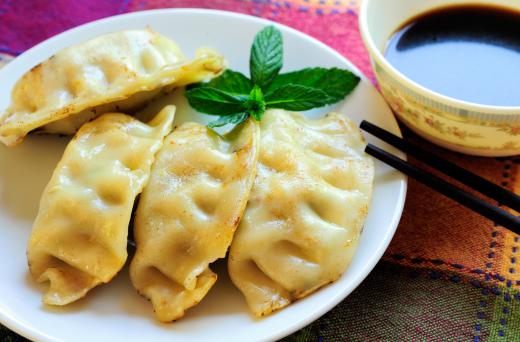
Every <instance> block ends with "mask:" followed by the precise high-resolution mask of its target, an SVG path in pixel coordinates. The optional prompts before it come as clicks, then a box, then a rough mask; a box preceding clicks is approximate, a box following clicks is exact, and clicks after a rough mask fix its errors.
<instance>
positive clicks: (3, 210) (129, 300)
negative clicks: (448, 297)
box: [0, 9, 406, 342]
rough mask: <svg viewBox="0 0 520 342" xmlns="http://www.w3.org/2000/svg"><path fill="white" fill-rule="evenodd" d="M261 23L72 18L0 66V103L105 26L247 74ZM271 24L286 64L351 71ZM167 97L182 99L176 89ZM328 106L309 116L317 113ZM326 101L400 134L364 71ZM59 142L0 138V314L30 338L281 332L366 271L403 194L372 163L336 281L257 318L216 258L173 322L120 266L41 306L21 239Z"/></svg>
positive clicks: (178, 15) (341, 294)
mask: <svg viewBox="0 0 520 342" xmlns="http://www.w3.org/2000/svg"><path fill="white" fill-rule="evenodd" d="M269 23H270V22H268V21H266V20H262V19H258V18H254V17H249V16H244V15H239V14H233V13H228V12H220V11H208V10H192V9H190V10H157V11H147V12H140V13H132V14H127V15H122V16H117V17H112V18H108V19H104V20H100V21H97V22H94V23H90V24H87V25H84V26H80V27H78V28H75V29H73V30H70V31H67V32H65V33H62V34H60V35H58V36H56V37H53V38H51V39H49V40H47V41H45V42H43V43H42V44H40V45H38V46H36V47H34V48H32V49H31V50H29V51H27V52H26V53H24V54H23V55H21V56H20V57H18V58H17V59H15V60H14V61H13V62H12V63H10V64H9V65H8V66H7V67H5V68H4V69H2V70H0V80H1V88H0V108H5V107H6V106H7V105H8V102H9V93H10V90H11V88H12V86H13V84H14V83H15V82H16V80H17V79H18V78H19V77H20V76H21V75H22V74H23V73H24V72H26V71H27V70H28V69H30V68H31V67H32V66H34V65H36V64H37V63H39V62H41V61H42V60H44V59H46V58H48V57H49V56H51V55H52V54H53V53H54V52H56V51H57V50H59V49H61V48H64V47H66V46H69V45H71V44H76V43H80V42H83V41H85V40H87V39H90V38H93V37H95V36H98V35H100V34H103V33H106V32H110V31H118V30H124V29H136V28H144V27H146V26H148V25H150V26H151V27H152V28H153V29H155V30H157V31H159V32H160V33H162V34H165V35H166V36H169V37H171V38H173V39H174V40H176V41H177V42H178V43H179V44H180V46H181V47H182V49H183V50H184V51H185V52H186V53H187V54H193V51H194V50H195V48H197V47H198V46H200V45H206V46H212V47H214V48H216V49H218V50H219V51H220V52H222V53H223V54H224V55H225V56H226V57H227V59H228V60H229V64H230V66H231V67H232V68H233V69H237V70H240V71H242V72H244V73H246V74H247V73H248V60H249V48H250V46H251V42H252V39H253V37H254V35H255V34H256V33H257V32H258V31H259V30H260V29H261V28H262V27H263V26H265V25H266V24H269ZM278 27H279V29H280V30H281V31H282V33H283V37H284V41H285V66H284V70H285V71H288V70H295V69H299V68H303V67H308V66H318V65H319V66H324V67H333V66H336V67H342V68H348V69H351V70H353V71H354V72H356V73H358V74H359V70H357V69H356V68H355V67H354V66H353V65H352V64H351V63H349V62H348V61H347V60H345V59H344V58H343V57H342V56H341V55H340V54H338V53H337V52H335V51H334V50H332V49H331V48H329V47H327V46H325V45H323V44H322V43H320V42H318V41H316V40H314V39H313V38H310V37H308V36H306V35H304V34H302V33H300V32H297V31H295V30H293V29H290V28H288V27H285V26H278ZM176 97H177V100H180V101H181V102H183V101H182V100H183V97H182V94H177V96H176ZM330 109H331V108H328V109H327V108H325V109H320V110H319V111H314V112H311V113H309V115H313V116H316V115H321V114H323V113H324V112H325V111H327V110H330ZM334 109H335V110H337V111H341V112H343V113H346V114H348V115H349V116H350V117H351V118H353V119H354V120H355V121H356V122H359V121H361V120H362V119H367V120H370V121H372V122H374V123H376V124H378V125H380V126H383V127H386V128H387V129H389V130H391V131H393V132H396V133H399V129H398V126H397V123H396V121H395V120H394V117H393V115H392V113H391V111H390V109H389V108H388V106H387V105H386V103H385V102H384V100H383V98H382V97H381V96H380V95H379V93H378V92H377V91H376V90H375V89H374V87H373V86H372V85H371V84H370V82H369V81H368V80H367V79H363V81H362V82H361V84H360V85H359V86H358V88H357V89H356V90H355V92H354V93H353V94H352V95H351V96H350V97H349V98H348V99H347V100H346V101H344V102H343V103H340V104H339V105H337V106H334ZM201 118H203V119H206V118H207V116H202V115H194V114H193V113H191V112H190V110H189V107H187V106H186V104H185V103H181V105H180V106H179V109H178V114H177V120H180V121H185V120H190V119H191V120H198V121H200V120H201ZM368 140H369V141H370V140H371V139H368ZM65 144H66V139H63V138H58V137H54V136H50V137H30V138H28V139H27V140H26V141H25V142H24V143H23V144H22V145H21V146H19V147H16V148H12V149H10V148H6V147H4V146H3V145H2V146H0V260H1V262H0V274H1V281H0V321H1V322H2V323H3V324H5V325H6V326H7V327H9V328H11V329H13V330H15V331H17V332H18V333H20V334H22V335H24V336H26V337H28V338H30V339H33V340H41V341H67V342H70V341H128V342H129V341H139V342H141V341H155V342H158V341H188V340H189V341H208V340H211V341H222V340H226V341H264V340H275V339H278V338H282V337H284V336H286V335H288V334H290V333H292V332H294V331H296V330H298V329H300V328H302V327H304V326H305V325H307V324H309V323H311V322H312V321H313V320H315V319H317V318H318V317H320V316H321V315H323V314H324V313H326V312H327V311H328V310H330V309H332V308H333V307H334V306H335V305H336V304H338V303H339V302H340V301H341V300H343V299H344V298H345V297H346V296H347V295H348V294H349V293H351V292H352V291H353V290H354V289H355V288H356V287H357V286H358V285H359V283H360V282H361V281H362V280H363V279H364V278H365V277H366V276H367V274H368V273H369V272H370V271H371V270H372V268H373V267H374V266H375V264H376V263H377V261H378V260H379V259H380V257H381V256H382V254H383V252H384V251H385V249H386V247H387V246H388V244H389V242H390V239H391V238H392V236H393V234H394V232H395V229H396V226H397V223H398V222H399V218H400V216H401V212H402V209H403V203H404V199H405V194H406V180H405V178H404V177H403V176H402V175H401V174H399V173H398V172H396V171H394V170H392V169H390V168H389V167H386V166H385V165H383V164H381V163H378V162H376V182H375V189H374V194H373V201H372V204H371V208H370V212H369V215H368V218H367V221H366V224H365V228H364V231H363V234H362V237H361V243H360V245H359V249H358V251H357V253H356V256H355V258H354V260H353V262H352V265H351V266H350V268H349V269H348V271H347V272H346V273H345V274H344V275H343V277H342V278H341V279H340V280H339V281H337V282H336V283H334V284H332V285H330V286H327V287H325V288H322V289H321V290H319V291H318V292H316V293H314V294H313V295H311V296H309V297H308V298H305V299H303V300H300V301H298V302H296V303H294V304H292V305H291V306H289V307H288V308H286V309H284V310H282V311H280V312H278V313H276V314H274V315H272V316H269V317H267V318H264V319H260V320H257V319H254V318H253V317H252V316H250V314H249V313H248V310H247V307H246V303H245V301H244V299H243V297H242V295H241V294H240V292H239V291H238V290H237V289H235V288H234V286H233V285H232V284H231V282H230V280H229V278H228V277H227V275H226V269H225V265H224V263H222V262H220V263H218V265H217V267H216V270H217V272H218V274H219V281H218V282H217V284H216V286H215V287H214V288H213V289H212V290H211V291H210V293H209V294H208V296H207V297H206V298H205V299H204V300H203V301H202V303H201V304H200V305H198V306H197V307H195V308H194V309H192V310H189V311H188V314H187V316H186V317H184V318H183V319H182V320H180V321H178V322H175V323H173V324H159V323H157V322H156V321H155V319H154V317H153V312H152V307H151V305H150V303H148V302H147V301H146V300H145V299H143V298H141V297H140V296H138V295H137V294H136V292H135V291H134V290H133V288H132V286H131V284H130V280H129V277H128V271H127V269H124V270H123V271H122V272H120V274H119V275H118V276H117V277H116V278H115V279H114V280H113V281H112V282H111V283H110V284H108V285H103V286H99V287H98V288H96V289H94V290H93V291H91V292H90V293H89V294H88V296H87V298H86V299H83V300H81V301H79V302H77V303H75V304H73V305H70V306H68V307H66V308H58V309H55V308H48V307H44V306H43V305H42V304H41V293H42V292H41V289H39V288H38V286H37V285H36V284H35V283H34V282H33V281H32V280H31V278H30V276H29V274H28V270H27V262H26V257H25V247H26V242H27V240H28V237H29V234H30V230H31V225H32V221H33V219H34V218H35V216H36V213H37V210H38V202H39V198H40V195H41V193H42V190H43V188H44V186H45V184H46V183H47V181H48V180H49V179H50V176H51V174H52V171H53V169H54V167H55V165H56V163H57V162H58V160H59V158H60V156H61V153H62V152H63V149H64V147H65ZM379 145H380V146H384V144H381V143H379ZM388 149H390V148H388ZM390 150H391V149H390Z"/></svg>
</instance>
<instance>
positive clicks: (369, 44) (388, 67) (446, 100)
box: [359, 0, 520, 118]
mask: <svg viewBox="0 0 520 342" xmlns="http://www.w3.org/2000/svg"><path fill="white" fill-rule="evenodd" d="M371 1H374V0H362V1H361V9H360V12H359V30H360V32H361V38H362V39H363V42H364V43H365V46H366V48H367V50H368V52H369V53H370V56H371V57H372V58H373V60H374V62H377V63H378V64H379V65H380V66H381V67H382V68H383V69H384V70H385V71H386V72H387V73H389V74H390V76H392V77H393V78H395V79H396V80H397V81H398V83H401V84H403V85H404V86H405V87H406V88H409V89H412V90H414V91H416V92H418V93H420V94H422V95H423V96H425V97H428V98H430V99H433V100H435V101H437V102H440V103H443V104H446V105H449V106H451V107H455V108H458V109H465V110H467V111H471V112H480V113H486V114H493V115H503V116H508V115H515V116H516V115H518V114H520V105H519V106H498V105H484V104H479V103H474V102H469V101H463V100H459V99H456V98H453V97H450V96H446V95H443V94H441V93H438V92H435V91H433V90H431V89H428V88H426V87H425V86H423V85H420V84H419V83H417V82H415V81H413V80H412V79H410V78H408V77H407V76H405V75H404V74H403V73H401V72H400V71H399V70H397V68H395V67H394V66H393V65H392V64H390V62H389V61H388V60H387V59H386V58H385V56H384V55H383V53H382V52H381V51H380V50H379V49H378V48H377V46H376V44H375V42H374V40H373V39H372V34H371V32H370V29H369V26H368V5H369V3H370V2H371ZM448 6H452V5H448ZM499 6H501V7H505V8H508V9H511V8H514V9H517V8H516V7H512V6H509V5H507V4H501V5H499ZM439 7H441V6H439ZM410 18H412V16H410ZM455 115H457V114H455ZM460 117H461V118H462V116H460Z"/></svg>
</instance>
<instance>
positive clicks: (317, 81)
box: [268, 67, 360, 104]
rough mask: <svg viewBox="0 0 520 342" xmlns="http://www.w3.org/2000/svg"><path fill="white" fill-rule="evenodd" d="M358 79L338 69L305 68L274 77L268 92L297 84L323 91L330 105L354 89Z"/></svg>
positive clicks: (348, 72) (350, 73)
mask: <svg viewBox="0 0 520 342" xmlns="http://www.w3.org/2000/svg"><path fill="white" fill-rule="evenodd" d="M359 81H360V78H359V77H358V76H357V75H355V74H353V73H352V72H350V71H348V70H344V69H338V68H331V69H326V68H320V67H318V68H306V69H302V70H298V71H294V72H289V73H285V74H280V75H278V76H276V78H275V79H274V80H273V82H272V83H271V85H270V86H269V90H268V91H272V90H274V89H276V88H279V87H281V86H283V85H286V84H297V85H302V86H307V87H311V88H316V89H320V90H322V91H324V92H325V93H327V95H328V96H329V99H330V102H328V103H327V104H331V103H336V102H339V101H341V100H343V99H344V98H345V96H347V95H348V94H350V93H351V92H352V90H354V89H355V88H356V86H357V85H358V83H359Z"/></svg>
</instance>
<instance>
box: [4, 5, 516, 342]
mask: <svg viewBox="0 0 520 342" xmlns="http://www.w3.org/2000/svg"><path fill="white" fill-rule="evenodd" d="M169 7H202V8H215V9H223V10H229V11H235V12H240V13H246V14H251V15H254V16H259V17H263V18H267V19H270V20H274V21H277V22H280V23H283V24H285V25H288V26H292V27H294V28H296V29H298V30H300V31H303V32H305V33H307V34H309V35H311V36H313V37H315V38H317V39H319V40H321V41H323V42H324V43H326V44H328V45H330V46H332V47H333V48H334V49H336V50H337V51H339V52H340V53H342V54H343V55H345V56H346V57H347V58H349V60H351V61H352V62H353V63H354V64H356V65H357V66H358V67H359V68H360V69H361V70H362V71H363V72H364V73H365V74H366V75H367V76H368V77H369V78H370V79H372V80H374V78H373V73H372V71H371V69H370V63H369V59H368V55H367V53H366V50H365V48H364V46H363V43H362V41H361V37H360V34H359V30H358V26H357V25H358V23H357V13H358V9H359V1H356V0H353V1H351V0H286V1H279V0H247V1H238V0H112V1H101V0H76V1H74V2H72V1H66V0H54V1H47V0H32V1H9V0H3V1H0V66H1V65H2V64H5V63H8V62H9V60H11V59H12V58H13V57H15V56H16V55H18V54H20V53H22V52H23V51H25V50H26V49H28V48H30V47H31V46H33V45H35V44H37V43H38V42H40V41H42V40H45V39H47V38H49V37H51V36H53V35H55V34H57V33H60V32H62V31H64V30H67V29H69V28H71V27H74V26H77V25H80V24H83V23H86V22H89V21H92V20H96V19H100V18H103V17H108V16H112V15H116V14H120V13H124V12H133V11H140V10H145V9H153V8H169ZM27 13H31V15H30V16H28V15H27ZM0 82H1V81H0ZM403 131H404V135H405V138H406V139H407V140H410V141H413V142H415V143H417V144H419V145H421V146H423V147H425V148H427V149H429V150H431V151H433V152H436V153H438V154H439V155H442V156H443V157H445V158H447V159H449V160H451V161H453V162H455V163H457V164H459V165H461V166H463V167H465V168H467V169H470V170H472V171H474V172H475V173H477V174H480V175H482V176H483V177H485V178H487V179H489V180H491V181H493V182H495V183H497V184H500V185H502V186H504V187H506V188H508V189H510V190H513V191H516V192H517V193H520V167H519V164H520V157H519V156H517V157H513V158H478V157H469V156H464V155H460V154H456V153H452V152H449V151H446V150H444V149H441V148H438V147H435V146H432V145H431V144H429V143H428V142H426V141H424V140H422V139H420V138H419V137H417V136H415V135H414V134H412V133H411V132H409V131H408V130H406V129H404V128H403ZM519 139H520V136H519ZM410 160H411V162H412V163H415V164H418V165H421V164H420V163H419V162H417V161H415V160H414V159H413V158H410ZM519 247H520V240H519V236H517V235H515V234H513V233H511V232H509V231H508V230H506V229H503V228H502V227H499V226H496V225H495V224H494V223H493V222H491V221H488V220H486V219H484V218H482V217H480V216H479V215H477V214H475V213H473V212H470V211H469V210H467V209H465V208H463V207H461V206H460V205H458V204H456V203H455V202H453V201H451V200H449V199H447V198H445V197H443V196H442V195H439V194H437V193H435V192H433V191H432V190H430V189H428V188H426V187H425V186H423V185H422V184H419V183H417V182H415V181H414V180H410V181H409V188H408V196H407V202H406V206H405V209H404V213H403V217H402V219H401V223H400V225H399V228H398V230H397V233H396V235H395V237H394V239H393V241H392V243H391V245H390V247H389V248H388V250H387V252H386V254H385V256H384V257H383V259H382V260H381V261H380V262H379V264H378V265H377V266H376V268H375V269H374V271H373V272H372V273H371V274H370V275H369V276H368V278H367V279H366V280H365V281H364V282H363V283H362V284H361V285H360V286H359V288H358V289H356V290H355V291H354V292H353V293H352V294H351V295H350V296H349V297H348V298H347V299H345V300H344V301H343V302H342V303H341V304H339V305H338V306H337V307H336V308H334V309H333V310H332V311H330V312H329V313H327V314H326V315H324V316H323V317H322V318H320V319H319V320H317V321H316V322H314V323H312V324H311V325H309V326H307V327H306V328H304V329H302V330H300V331H299V332H297V333H295V334H293V335H291V336H289V337H287V338H286V340H287V341H339V340H347V341H389V340H391V341H404V340H406V341H416V340H417V341H461V340H465V341H469V340H472V341H487V340H490V341H495V340H497V341H513V340H520V267H519V266H518V265H519V263H520V251H519ZM517 260H518V262H517ZM0 340H1V341H23V340H24V339H23V338H22V337H20V336H18V335H16V334H15V333H13V332H11V331H9V330H8V329H7V328H4V327H2V326H1V325H0Z"/></svg>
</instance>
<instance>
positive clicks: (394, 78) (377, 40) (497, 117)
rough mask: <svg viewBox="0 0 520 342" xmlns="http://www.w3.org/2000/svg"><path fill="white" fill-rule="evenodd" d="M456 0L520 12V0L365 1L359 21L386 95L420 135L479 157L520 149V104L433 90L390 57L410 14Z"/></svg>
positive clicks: (382, 90)
mask: <svg viewBox="0 0 520 342" xmlns="http://www.w3.org/2000/svg"><path fill="white" fill-rule="evenodd" d="M455 4H493V5H498V6H502V7H506V8H510V9H515V10H518V11H520V1H518V0H486V1H484V0H481V1H476V0H428V1H417V0H392V1H388V0H364V1H363V2H362V6H361V13H360V16H359V24H360V30H361V35H362V37H363V40H364V42H365V45H366V47H367V49H368V51H369V53H370V57H371V61H372V66H373V69H374V72H375V75H376V78H377V81H378V83H379V86H380V89H381V92H382V93H383V96H384V97H385V99H386V100H387V102H388V103H389V104H390V106H391V107H392V109H393V110H394V112H395V114H396V115H397V117H398V118H399V119H400V121H401V122H403V123H404V124H405V125H406V126H408V127H409V128H410V129H412V130H413V131H415V132H416V133H417V134H419V135H421V136H423V137H424V138H426V139H428V140H430V141H431V142H433V143H435V144H438V145H440V146H443V147H445V148H448V149H450V150H453V151H457V152H461V153H466V154H472V155H478V156H490V157H491V156H493V157H502V156H512V155H517V154H520V106H516V107H502V106H488V105H480V104H476V103H470V102H466V101H461V100H457V99H454V98H451V97H448V96H445V95H442V94H439V93H436V92H434V91H432V90H429V89H427V88H425V87H423V86H421V85H419V84H417V83H416V82H414V81H413V80H411V79H409V78H407V77H406V76H404V75H403V74H402V73H401V72H399V71H398V70H397V69H396V68H394V67H393V66H392V65H391V64H390V63H389V62H388V61H387V60H386V59H385V57H384V49H385V46H386V43H387V42H388V40H389V38H390V37H391V36H392V34H393V33H394V32H395V31H396V30H397V29H398V28H399V27H400V26H401V25H402V24H403V23H405V22H406V21H408V20H409V19H410V18H413V17H415V16H416V15H418V14H421V13H423V12H427V11H429V10H432V9H435V8H439V7H443V6H449V5H455Z"/></svg>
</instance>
